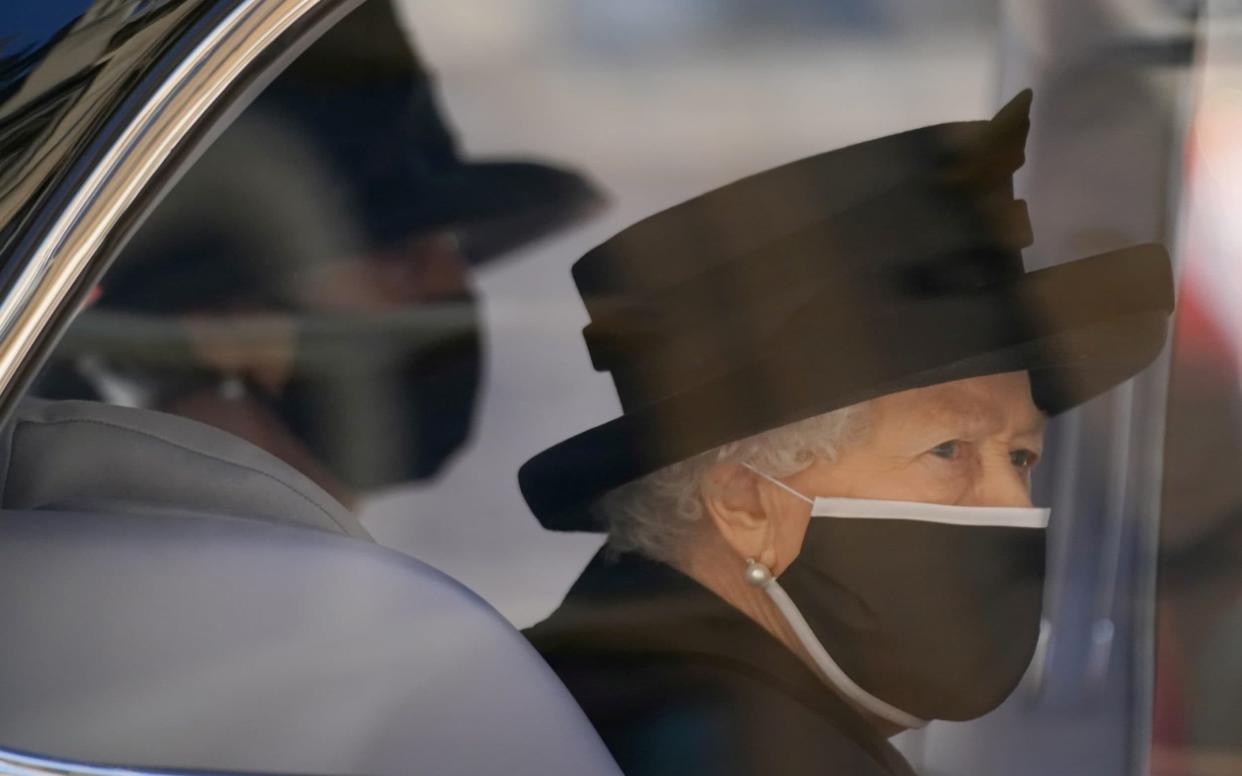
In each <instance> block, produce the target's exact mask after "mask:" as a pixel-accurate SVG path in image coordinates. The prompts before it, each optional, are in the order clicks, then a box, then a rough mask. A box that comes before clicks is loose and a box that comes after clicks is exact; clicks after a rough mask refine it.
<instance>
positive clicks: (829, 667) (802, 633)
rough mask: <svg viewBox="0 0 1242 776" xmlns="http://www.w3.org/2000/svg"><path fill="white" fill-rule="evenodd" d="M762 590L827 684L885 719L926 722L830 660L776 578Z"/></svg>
mask: <svg viewBox="0 0 1242 776" xmlns="http://www.w3.org/2000/svg"><path fill="white" fill-rule="evenodd" d="M763 591H764V592H765V593H767V594H768V598H770V599H771V600H772V603H774V604H776V608H777V609H778V610H780V613H781V615H782V616H784V618H785V621H786V622H788V623H789V626H790V627H791V628H793V632H794V635H795V636H797V637H798V641H799V642H801V643H802V646H803V648H805V649H806V651H807V653H808V654H810V656H811V659H812V660H814V661H815V665H816V667H818V668H819V670H820V672H821V673H823V675H824V677H825V678H827V679H828V681H829V683H831V684H832V685H833V686H834V687H836V688H837V690H839V691H840V692H841V694H842V695H844V696H845V697H846V698H849V699H850V700H851V701H853V702H854V703H857V704H858V705H859V706H861V707H862V708H864V709H866V710H867V711H869V712H871V713H872V714H875V715H876V716H877V717H881V718H883V719H886V720H888V721H889V722H892V723H895V724H897V725H900V726H902V727H903V728H909V729H915V728H921V727H925V726H926V725H927V720H925V719H921V718H919V717H916V716H914V715H913V714H909V713H907V712H904V711H902V710H901V709H899V708H897V707H896V706H894V705H892V704H891V703H886V702H884V701H882V700H880V699H879V698H877V697H875V696H874V695H872V694H871V693H869V692H867V691H866V690H864V689H863V688H861V687H859V686H858V684H857V683H856V682H855V681H854V680H853V679H851V678H850V677H849V675H848V674H846V673H845V671H844V670H842V668H841V666H839V665H837V661H835V660H833V659H832V655H829V654H828V650H826V649H824V645H823V644H821V643H820V641H819V638H817V637H816V636H815V632H814V631H812V630H811V626H810V624H809V623H807V621H806V618H804V617H803V616H802V612H800V611H798V607H797V606H795V605H794V602H793V601H792V600H790V598H789V595H788V594H787V593H786V592H785V590H784V589H783V588H782V587H781V586H780V584H779V583H778V582H777V581H776V580H775V579H769V580H768V582H767V583H766V584H764V586H763Z"/></svg>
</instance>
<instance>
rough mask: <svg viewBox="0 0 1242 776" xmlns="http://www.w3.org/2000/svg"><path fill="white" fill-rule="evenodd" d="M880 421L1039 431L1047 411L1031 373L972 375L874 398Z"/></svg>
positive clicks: (981, 428)
mask: <svg viewBox="0 0 1242 776" xmlns="http://www.w3.org/2000/svg"><path fill="white" fill-rule="evenodd" d="M872 404H873V410H874V412H875V420H876V421H878V422H885V421H887V422H890V423H897V424H900V425H903V426H904V425H907V424H910V423H922V424H935V425H940V424H944V423H952V424H954V425H955V426H963V425H964V426H969V427H971V428H978V429H979V430H980V431H987V430H998V431H999V430H1011V431H1015V432H1018V433H1023V432H1031V433H1037V432H1039V431H1042V430H1043V427H1044V423H1045V415H1044V413H1043V412H1041V411H1040V409H1039V408H1038V407H1036V406H1035V402H1034V401H1033V400H1032V398H1031V386H1030V380H1029V378H1028V377H1027V374H1026V372H1006V373H1004V374H997V375H986V376H984V377H972V378H968V379H964V380H955V381H953V382H948V383H939V384H937V385H929V386H926V387H923V388H914V389H911V390H908V391H902V392H900V393H894V394H889V395H888V396H882V397H879V398H878V399H875V400H873V402H872Z"/></svg>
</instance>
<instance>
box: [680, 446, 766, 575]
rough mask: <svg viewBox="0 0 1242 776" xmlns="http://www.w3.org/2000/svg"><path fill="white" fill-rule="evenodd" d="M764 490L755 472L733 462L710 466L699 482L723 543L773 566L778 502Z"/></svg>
mask: <svg viewBox="0 0 1242 776" xmlns="http://www.w3.org/2000/svg"><path fill="white" fill-rule="evenodd" d="M765 490H766V489H765V488H762V487H760V483H759V478H758V476H757V475H756V474H755V473H754V472H752V471H751V470H750V469H747V468H746V467H745V466H742V465H740V464H736V463H722V464H718V465H716V466H713V467H712V468H711V469H709V470H708V471H707V474H706V475H705V476H704V477H703V480H702V482H701V483H700V496H701V498H702V499H703V506H704V508H705V509H706V510H707V515H708V517H709V518H710V519H711V522H712V524H713V525H714V526H715V528H716V531H717V532H718V533H719V534H720V536H721V538H722V539H724V541H725V543H726V544H727V545H729V547H731V548H732V549H733V551H734V552H735V553H736V554H737V555H738V557H739V558H741V559H742V560H749V559H752V558H753V559H754V560H756V561H758V562H760V563H762V564H764V565H765V566H767V567H768V568H776V567H777V562H778V560H779V558H778V557H777V549H776V544H777V543H776V522H777V520H779V519H780V516H779V514H777V510H778V508H779V505H778V503H777V502H776V501H775V500H774V499H772V498H771V496H770V494H768V493H766V492H765Z"/></svg>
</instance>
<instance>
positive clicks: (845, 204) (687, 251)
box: [573, 92, 1032, 411]
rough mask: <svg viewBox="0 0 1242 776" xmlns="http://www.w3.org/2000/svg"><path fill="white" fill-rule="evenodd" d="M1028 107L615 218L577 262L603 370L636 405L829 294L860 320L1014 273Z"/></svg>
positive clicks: (729, 360) (733, 357)
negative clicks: (605, 236) (626, 223)
mask: <svg viewBox="0 0 1242 776" xmlns="http://www.w3.org/2000/svg"><path fill="white" fill-rule="evenodd" d="M1029 105H1030V101H1029V92H1024V93H1023V94H1020V95H1019V96H1018V97H1017V98H1015V100H1013V101H1011V103H1010V104H1009V105H1007V106H1006V107H1005V108H1004V109H1002V110H1001V112H1000V113H998V114H997V116H996V117H995V118H993V119H992V120H990V121H974V122H958V123H952V124H941V125H935V126H931V127H924V128H921V129H917V130H912V131H909V132H903V133H901V134H897V135H891V136H888V137H884V138H879V139H877V140H871V141H868V142H865V143H859V144H857V145H853V146H849V147H846V148H842V149H838V150H835V151H829V152H827V153H823V154H818V155H816V156H812V157H809V158H806V159H802V160H799V161H796V162H792V163H790V164H787V165H784V166H782V167H778V168H775V169H773V170H769V171H767V172H764V173H760V174H758V175H754V176H751V177H749V178H745V179H743V180H741V181H738V182H736V183H733V184H730V185H728V186H725V187H723V188H720V189H716V190H714V191H711V192H708V193H706V194H703V195H701V196H699V197H696V198H694V199H692V200H690V201H688V202H686V203H683V204H681V205H678V206H676V207H673V208H670V209H668V210H665V211H662V212H660V213H657V214H655V215H653V216H651V217H649V218H647V219H645V220H643V221H641V222H639V223H637V224H635V225H634V226H632V227H630V228H628V229H626V230H624V231H622V232H621V233H619V234H618V235H616V236H615V237H613V238H612V239H610V240H608V241H607V242H605V243H604V244H602V245H600V246H598V247H597V248H595V249H594V250H592V251H590V252H589V253H588V254H587V255H586V256H584V257H583V258H582V259H581V260H579V261H578V262H577V263H576V264H575V266H574V271H573V274H574V280H575V282H576V283H577V285H578V288H579V291H580V292H581V293H582V296H583V298H584V300H585V302H586V305H587V308H588V311H589V313H590V315H591V323H590V325H588V326H587V327H586V329H585V330H584V336H585V338H586V342H587V346H588V349H589V351H590V353H591V358H592V361H593V363H594V365H595V367H596V368H597V369H599V370H602V371H609V372H611V373H612V376H613V379H614V382H615V383H616V386H617V391H618V394H619V396H620V398H621V402H622V405H623V407H624V408H625V409H626V411H630V410H632V409H633V408H635V407H638V406H642V405H644V404H646V403H649V402H653V401H658V400H660V399H661V398H663V397H664V396H667V395H670V394H673V393H676V392H678V391H680V390H683V389H684V388H686V387H688V386H690V385H694V384H697V383H699V382H702V381H704V380H707V379H710V378H712V377H715V376H718V375H720V374H722V373H725V372H727V371H729V370H730V369H731V368H734V367H735V366H737V365H739V364H742V363H747V362H750V361H753V360H754V359H755V358H756V357H757V355H760V354H761V353H762V352H763V351H764V350H770V349H771V348H773V347H775V346H776V345H777V341H778V340H779V333H780V332H781V331H782V330H783V329H784V327H785V326H787V325H788V323H789V322H790V321H791V320H792V319H793V318H795V317H796V316H798V315H799V314H800V312H801V310H802V308H803V307H805V306H806V305H809V304H820V305H822V304H824V299H825V298H828V299H831V300H833V302H832V303H833V305H834V306H838V307H839V308H840V310H839V312H840V316H841V317H843V318H844V317H847V316H848V317H852V318H853V319H854V320H855V321H856V320H859V319H866V318H871V317H875V316H886V315H887V316H892V315H895V314H899V312H900V310H901V308H902V305H903V303H905V302H908V301H910V300H917V299H926V298H928V297H936V296H945V295H953V294H961V293H971V292H974V291H977V290H979V289H982V288H986V287H990V286H994V285H996V284H999V283H1005V282H1007V281H1011V280H1014V279H1017V278H1020V277H1021V276H1022V274H1023V272H1024V268H1023V265H1022V258H1021V253H1020V251H1021V249H1022V248H1023V247H1026V246H1027V245H1029V244H1030V243H1031V240H1032V236H1031V227H1030V220H1029V218H1028V215H1027V212H1026V207H1025V204H1024V203H1023V202H1022V201H1021V200H1015V199H1014V197H1013V182H1012V176H1013V173H1014V171H1015V170H1017V169H1018V168H1019V167H1021V165H1022V163H1023V162H1024V152H1023V148H1024V145H1025V140H1026V134H1027V131H1028V129H1029V119H1028V117H1027V116H1028V111H1029Z"/></svg>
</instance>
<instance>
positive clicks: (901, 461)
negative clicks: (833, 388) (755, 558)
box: [773, 372, 1045, 573]
mask: <svg viewBox="0 0 1242 776" xmlns="http://www.w3.org/2000/svg"><path fill="white" fill-rule="evenodd" d="M1044 423H1045V418H1044V414H1043V413H1042V412H1041V411H1040V410H1039V409H1038V408H1037V407H1036V406H1035V404H1034V402H1033V401H1032V399H1031V386H1030V380H1029V378H1028V376H1027V374H1026V372H1008V373H1005V374H998V375H988V376H986V377H974V378H970V379H966V380H957V381H955V382H951V383H942V384H940V385H933V386H928V387H926V388H915V389H913V390H909V391H903V392H901V393H895V394H890V395H888V396H883V397H880V398H878V399H874V400H872V401H871V402H869V403H868V415H867V430H866V433H865V434H864V435H862V437H861V438H860V439H859V440H858V441H857V442H856V443H854V444H852V445H849V446H846V447H845V448H844V449H842V450H841V452H840V453H839V455H838V457H837V459H836V460H834V461H827V460H820V461H817V462H816V463H815V464H813V465H811V466H810V467H809V468H807V469H805V470H803V471H801V472H799V473H797V474H795V475H792V476H790V477H787V478H785V481H786V482H787V483H788V484H789V485H790V486H791V487H793V488H795V489H796V490H798V491H799V492H801V493H804V494H806V495H807V496H809V497H812V498H813V497H815V496H844V497H850V498H872V499H890V500H899V501H925V502H934V503H937V504H959V505H963V506H1015V507H1027V506H1031V500H1030V493H1031V470H1032V468H1033V467H1034V466H1035V464H1036V462H1037V461H1038V460H1039V457H1040V453H1041V451H1042V450H1043V439H1044ZM775 503H776V504H778V505H779V506H777V507H776V509H777V510H778V511H779V514H777V515H774V517H776V518H777V521H778V523H779V529H778V530H776V531H774V532H773V540H774V541H776V542H777V543H778V544H779V546H778V547H777V548H776V550H777V552H776V557H777V558H779V561H778V566H779V568H776V569H774V571H777V572H778V573H779V572H780V571H781V570H783V568H784V567H785V566H787V565H788V564H789V563H791V562H792V561H793V559H794V558H795V557H797V554H798V551H799V550H800V548H801V546H802V541H803V538H804V536H805V533H806V528H807V525H808V523H809V521H810V515H809V511H808V509H807V505H806V503H805V502H803V501H800V500H798V499H795V498H793V497H792V496H790V497H789V498H786V499H781V500H780V501H778V502H775Z"/></svg>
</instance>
